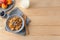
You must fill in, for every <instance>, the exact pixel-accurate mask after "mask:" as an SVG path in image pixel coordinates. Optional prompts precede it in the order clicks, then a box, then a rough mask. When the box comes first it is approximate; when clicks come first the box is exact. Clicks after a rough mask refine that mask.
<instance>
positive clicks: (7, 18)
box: [6, 15, 24, 33]
mask: <svg viewBox="0 0 60 40" xmlns="http://www.w3.org/2000/svg"><path fill="white" fill-rule="evenodd" d="M14 16H17V15H12V16H10V17H8V18H7V21H6V27H7V29H8V30H9V31H11V32H14V33H17V32H20V31H21V30H23V28H24V19H23V17H21V16H18V17H20V18H21V19H22V26H21V28H20V29H19V30H17V31H12V30H10V28H9V26H8V24H7V22H8V20H9V19H10V18H11V17H14Z"/></svg>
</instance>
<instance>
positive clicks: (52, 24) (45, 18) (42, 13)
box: [0, 0, 60, 40]
mask: <svg viewBox="0 0 60 40" xmlns="http://www.w3.org/2000/svg"><path fill="white" fill-rule="evenodd" d="M30 1H31V4H30V8H29V9H23V8H21V7H20V0H16V5H15V7H18V8H19V9H20V10H22V11H23V13H24V14H25V15H27V16H28V17H29V18H30V19H31V23H30V25H29V31H30V35H28V36H22V35H18V34H13V33H10V32H7V31H5V29H4V28H5V22H6V19H3V18H1V17H0V40H60V0H30Z"/></svg>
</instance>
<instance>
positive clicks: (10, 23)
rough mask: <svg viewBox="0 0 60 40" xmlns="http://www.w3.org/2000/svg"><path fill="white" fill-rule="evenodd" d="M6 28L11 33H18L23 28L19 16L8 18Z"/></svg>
mask: <svg viewBox="0 0 60 40" xmlns="http://www.w3.org/2000/svg"><path fill="white" fill-rule="evenodd" d="M6 27H7V29H8V30H9V31H11V32H14V33H17V32H20V31H21V30H23V28H24V19H23V18H22V17H21V16H16V15H14V16H11V17H8V19H7V21H6Z"/></svg>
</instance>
